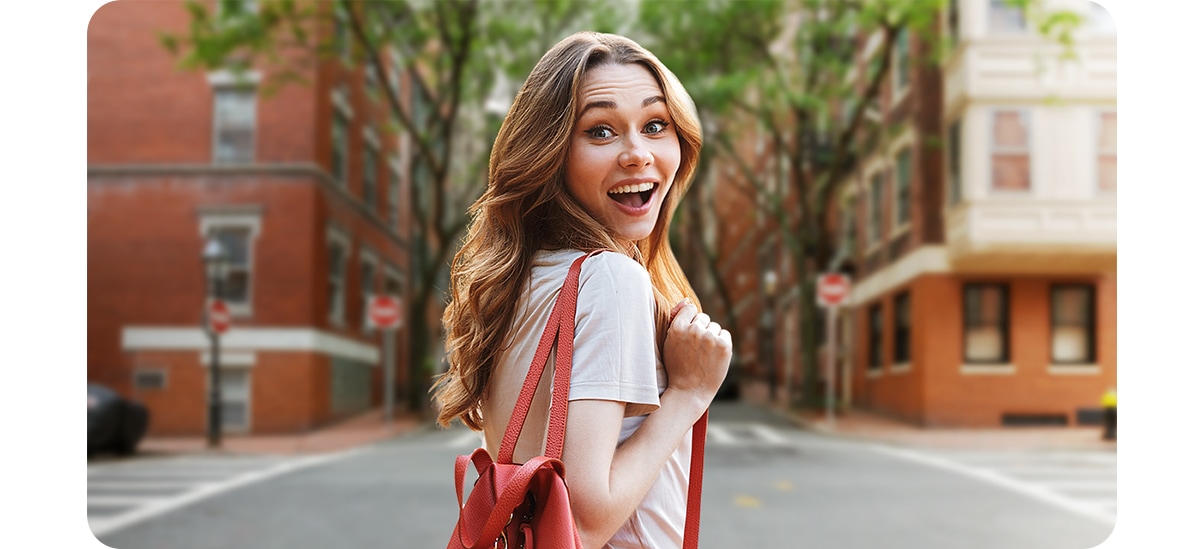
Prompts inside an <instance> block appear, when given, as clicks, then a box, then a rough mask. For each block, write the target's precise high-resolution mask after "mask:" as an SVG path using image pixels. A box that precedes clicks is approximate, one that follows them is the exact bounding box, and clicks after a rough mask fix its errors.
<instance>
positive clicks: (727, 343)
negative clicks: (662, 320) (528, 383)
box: [562, 304, 731, 548]
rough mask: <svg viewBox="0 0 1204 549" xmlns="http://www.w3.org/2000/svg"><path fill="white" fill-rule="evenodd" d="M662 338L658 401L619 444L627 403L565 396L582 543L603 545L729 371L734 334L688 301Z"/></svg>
mask: <svg viewBox="0 0 1204 549" xmlns="http://www.w3.org/2000/svg"><path fill="white" fill-rule="evenodd" d="M674 313H676V314H675V316H674V317H673V321H672V323H671V324H670V327H669V333H668V335H667V337H666V341H665V351H664V360H665V367H666V369H667V374H668V376H669V387H668V388H667V389H666V390H665V392H664V393H663V394H661V398H660V408H658V409H657V410H656V411H655V412H653V413H652V414H650V415H649V416H648V418H647V419H646V420H645V421H644V423H643V424H642V425H641V426H640V428H639V429H637V430H636V432H635V433H634V434H633V435H632V436H631V438H629V439H627V441H626V442H624V443H623V445H622V446H621V447H619V448H617V449H616V448H615V445H616V444H617V443H618V440H619V432H620V430H621V428H622V423H623V411H624V407H625V405H624V404H623V403H621V402H616V401H610V400H574V401H572V402H570V403H569V413H568V425H567V428H566V430H565V445H564V453H563V455H562V459H563V461H564V464H565V469H566V475H565V476H566V478H565V481H566V483H567V484H568V488H569V497H570V499H571V500H572V504H573V514H574V516H575V518H576V520H577V529H578V532H579V533H580V535H581V541H582V544H583V545H584V546H585V547H586V548H596V547H601V546H602V545H603V544H605V543H606V541H607V540H609V539H610V538H611V536H613V535H614V533H615V532H616V531H617V530H618V529H619V527H620V526H622V525H623V522H624V521H626V520H627V519H628V517H630V516H631V513H632V512H634V511H635V508H636V507H637V506H638V505H639V503H640V501H642V500H643V499H644V496H645V495H646V494H647V493H648V490H649V489H651V487H652V484H653V483H654V482H655V481H656V478H657V476H658V475H659V474H660V472H661V469H663V468H664V466H665V463H666V462H667V461H669V458H670V456H671V455H672V454H673V451H674V450H676V449H677V446H678V444H680V443H681V441H682V439H683V438H684V437H685V434H686V432H687V431H688V430H689V429H690V428H691V427H692V426H693V425H694V422H695V421H697V420H698V418H699V417H700V416H701V415H702V413H703V412H704V411H705V410H706V408H707V406H708V405H710V403H711V400H712V399H713V398H714V396H715V393H716V392H717V391H718V390H719V385H720V384H721V383H722V382H723V378H724V375H725V374H726V373H727V365H728V360H729V359H730V358H731V335H730V334H729V333H727V331H726V330H720V329H719V327H718V325H717V324H712V323H711V322H710V318H709V317H707V315H705V314H697V310H696V309H695V308H694V307H693V306H692V305H684V306H683V305H682V304H678V306H677V307H675V308H674Z"/></svg>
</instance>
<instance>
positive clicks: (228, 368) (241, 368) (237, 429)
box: [205, 364, 254, 434]
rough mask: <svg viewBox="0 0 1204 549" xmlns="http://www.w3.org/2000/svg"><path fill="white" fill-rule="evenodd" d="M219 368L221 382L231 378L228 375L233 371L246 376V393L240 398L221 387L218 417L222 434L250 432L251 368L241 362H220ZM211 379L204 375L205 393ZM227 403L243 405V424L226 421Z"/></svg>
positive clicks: (252, 393)
mask: <svg viewBox="0 0 1204 549" xmlns="http://www.w3.org/2000/svg"><path fill="white" fill-rule="evenodd" d="M207 367H208V366H207ZM219 368H221V378H222V381H223V383H224V382H225V381H226V380H229V379H233V378H231V377H230V375H231V374H233V373H237V374H241V375H245V376H246V378H245V379H246V380H247V382H246V395H244V396H242V397H241V398H240V399H235V398H232V397H233V395H232V394H231V392H230V391H228V390H226V389H227V388H226V387H224V386H223V387H222V401H221V404H220V417H221V425H222V433H223V434H245V433H249V432H251V425H252V424H253V422H252V421H251V412H252V401H253V400H254V399H253V395H254V392H253V391H252V387H251V385H252V383H253V380H252V377H253V376H252V375H251V371H252V370H253V368H251V367H250V366H249V365H243V364H230V365H227V364H222V365H220V366H219ZM211 380H212V378H210V376H208V375H206V376H205V388H206V393H208V391H209V388H210V387H211V385H210V383H211ZM227 404H242V405H243V407H244V409H245V410H246V412H245V415H244V418H245V420H246V421H245V423H244V424H242V425H231V424H229V423H227V422H226V419H227V418H226V405H227Z"/></svg>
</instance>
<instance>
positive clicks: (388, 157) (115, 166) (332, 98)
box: [88, 2, 409, 435]
mask: <svg viewBox="0 0 1204 549" xmlns="http://www.w3.org/2000/svg"><path fill="white" fill-rule="evenodd" d="M247 5H250V6H254V5H255V4H254V3H253V2H249V3H247ZM188 24H189V14H188V12H187V10H186V9H185V7H184V5H183V3H182V2H157V3H126V2H114V3H110V4H106V5H105V6H103V7H101V8H100V9H99V10H98V11H97V12H96V14H95V15H94V16H93V18H92V21H91V24H90V26H89V29H88V380H89V382H98V383H103V384H105V385H108V386H110V387H112V388H113V389H115V390H117V391H118V392H119V393H121V394H123V395H125V396H127V397H130V398H133V399H135V400H138V401H140V402H143V403H144V404H146V405H147V407H148V408H149V410H150V413H151V426H150V432H151V433H152V434H157V435H185V434H193V435H195V434H200V433H203V432H205V429H206V426H207V393H208V383H209V368H210V359H211V357H210V356H209V349H210V342H209V339H208V337H207V336H206V332H205V331H204V330H203V329H202V324H201V323H202V310H203V308H204V306H205V304H206V300H207V295H208V292H209V290H210V286H209V282H208V281H207V278H206V273H205V267H204V265H203V264H202V261H201V253H202V250H203V248H204V246H205V244H206V242H207V241H208V240H209V239H211V238H216V239H218V240H220V241H221V242H222V243H223V244H224V246H225V248H226V250H227V252H228V253H229V259H230V261H229V265H228V268H227V269H226V273H225V277H224V279H223V284H222V286H221V291H220V295H221V297H222V298H224V300H225V301H226V302H227V303H228V304H229V305H230V311H231V315H232V327H231V328H230V330H229V331H228V332H227V333H226V334H225V335H223V336H222V337H221V351H220V354H219V358H220V364H221V366H220V367H221V384H222V399H223V402H222V410H223V418H222V421H223V429H224V430H225V431H226V432H230V433H277V432H300V431H305V430H308V429H311V428H314V427H316V426H320V425H323V424H326V423H329V422H332V421H337V420H339V419H342V418H345V417H348V416H350V415H353V414H356V413H360V412H363V411H365V410H368V409H370V408H371V407H372V406H374V405H376V404H378V403H380V402H381V401H382V399H383V397H384V394H385V391H389V390H392V391H394V392H395V393H397V394H404V393H403V392H402V390H401V387H402V385H403V384H404V383H405V381H406V379H407V375H406V371H407V365H406V364H405V362H406V361H405V358H404V357H406V356H407V353H406V346H407V344H408V342H407V340H406V337H405V327H404V326H403V327H402V328H401V330H399V331H397V332H394V337H396V342H395V343H396V344H395V345H393V348H394V352H395V356H394V357H392V360H391V361H390V360H388V358H389V357H386V356H385V355H384V351H383V349H384V348H385V346H384V345H383V343H384V341H383V337H385V336H384V334H381V333H379V332H377V331H375V330H373V329H372V328H370V327H369V326H368V322H367V314H366V310H365V309H366V306H365V303H366V301H367V297H368V296H369V295H371V294H376V293H388V294H395V295H400V296H402V298H403V301H404V300H405V298H406V294H407V293H408V291H409V289H408V283H407V272H408V269H409V263H408V256H407V252H406V249H405V247H404V244H405V240H406V237H407V230H406V229H405V227H406V226H407V223H408V220H407V216H406V211H407V209H408V204H407V200H406V198H405V197H407V196H408V194H409V193H408V190H407V189H408V184H409V183H408V180H409V178H408V177H407V174H406V170H407V162H408V160H407V159H406V158H405V155H404V154H403V147H404V145H405V144H404V143H403V142H402V139H401V138H399V137H398V136H396V135H395V134H392V133H390V131H389V129H388V126H387V124H386V122H387V121H388V120H390V113H389V111H388V108H387V104H386V103H385V102H384V99H382V98H379V96H378V95H377V94H374V93H372V92H373V91H374V88H379V87H381V86H382V85H383V84H382V82H381V81H380V80H379V79H378V78H374V76H375V75H374V74H373V73H371V72H369V71H366V70H365V69H364V68H363V67H362V66H357V65H356V64H354V63H352V62H350V54H349V38H348V35H347V34H346V29H345V28H344V27H342V26H340V25H338V24H335V25H332V26H329V27H328V28H325V29H324V32H327V33H331V34H329V35H328V36H330V37H331V38H332V43H333V44H334V45H335V47H337V48H342V49H343V51H345V52H348V53H345V54H344V55H343V59H342V60H335V61H331V62H323V63H316V64H313V65H312V67H311V68H310V69H308V72H305V73H302V74H301V76H302V77H303V78H304V79H305V83H304V84H292V85H286V86H283V87H281V88H280V89H278V90H277V91H275V92H274V93H272V94H265V93H263V91H264V90H263V88H264V87H265V83H266V81H267V73H266V71H268V70H271V69H270V68H267V67H263V68H261V67H256V68H254V69H252V70H251V71H249V72H248V73H246V74H245V75H241V76H240V75H235V74H232V73H229V72H226V71H217V72H210V73H205V72H203V71H186V70H181V69H178V68H177V67H176V65H177V59H176V58H174V57H173V56H172V55H171V54H169V53H168V52H167V51H166V50H165V49H164V47H163V46H162V45H160V42H159V39H158V33H160V32H170V33H177V34H179V33H183V32H184V31H186V30H187V28H188ZM388 53H389V52H386V54H388ZM386 59H387V60H390V61H392V66H391V67H390V69H391V70H390V71H389V72H390V80H391V82H390V83H391V84H392V85H393V86H394V87H401V88H402V89H403V90H404V88H405V86H406V83H405V79H404V77H402V75H401V70H400V69H401V67H400V62H399V60H398V59H397V58H396V56H387V57H386ZM402 96H403V97H404V96H405V95H404V92H403V94H402ZM389 362H392V364H394V365H395V367H396V369H397V372H396V374H397V375H395V376H393V379H394V380H395V385H394V386H393V387H385V386H384V380H385V379H386V376H385V375H384V364H386V363H389Z"/></svg>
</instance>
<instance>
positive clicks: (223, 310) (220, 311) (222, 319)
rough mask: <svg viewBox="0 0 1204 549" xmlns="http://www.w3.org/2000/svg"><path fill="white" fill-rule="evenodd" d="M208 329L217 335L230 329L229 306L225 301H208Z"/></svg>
mask: <svg viewBox="0 0 1204 549" xmlns="http://www.w3.org/2000/svg"><path fill="white" fill-rule="evenodd" d="M209 329H210V330H212V331H213V333H216V334H219V335H220V334H224V333H226V331H227V330H229V329H230V308H229V307H227V306H226V302H225V301H222V300H220V299H214V300H213V301H211V302H209Z"/></svg>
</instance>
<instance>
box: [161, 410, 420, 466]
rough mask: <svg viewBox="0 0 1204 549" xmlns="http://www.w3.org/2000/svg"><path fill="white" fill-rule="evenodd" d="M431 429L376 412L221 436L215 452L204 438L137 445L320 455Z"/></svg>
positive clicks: (165, 450) (170, 450)
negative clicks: (306, 426)
mask: <svg viewBox="0 0 1204 549" xmlns="http://www.w3.org/2000/svg"><path fill="white" fill-rule="evenodd" d="M433 426H434V421H433V420H426V421H422V420H420V419H419V418H418V417H417V416H416V415H414V414H407V413H401V412H398V413H396V414H394V417H393V422H392V423H391V424H387V423H386V422H385V421H384V411H383V410H382V409H380V408H376V409H373V410H369V411H367V412H364V413H362V414H359V415H357V416H354V417H351V418H349V419H346V420H343V421H341V422H338V423H335V424H332V425H328V426H325V427H321V428H318V429H315V430H313V431H310V432H307V433H298V434H282V435H229V434H227V435H223V436H222V441H221V447H220V448H217V449H210V448H209V447H208V445H207V440H206V438H205V437H204V436H194V437H147V438H145V439H143V440H142V442H141V443H140V444H139V445H138V454H140V455H148V456H149V455H171V454H196V453H211V452H217V453H229V454H267V455H302V454H320V453H327V452H338V451H342V450H349V449H351V448H355V447H358V446H363V445H366V444H372V443H375V442H380V441H382V440H387V439H390V438H393V437H398V436H401V435H404V434H407V433H411V432H414V431H416V430H419V429H426V428H433Z"/></svg>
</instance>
